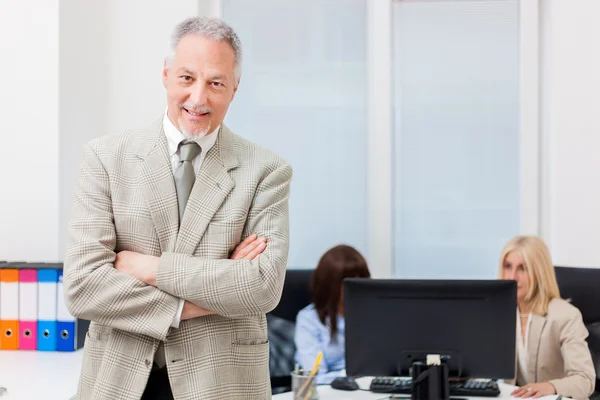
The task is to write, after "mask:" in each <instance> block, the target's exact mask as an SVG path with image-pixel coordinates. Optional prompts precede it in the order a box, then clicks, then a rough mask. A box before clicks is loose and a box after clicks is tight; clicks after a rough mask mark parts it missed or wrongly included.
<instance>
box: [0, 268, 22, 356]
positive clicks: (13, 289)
mask: <svg viewBox="0 0 600 400" xmlns="http://www.w3.org/2000/svg"><path fill="white" fill-rule="evenodd" d="M5 266H6V264H4V265H3V267H2V268H0V297H1V301H0V335H1V336H2V339H0V349H2V350H18V349H19V270H18V269H16V268H6V267H5Z"/></svg>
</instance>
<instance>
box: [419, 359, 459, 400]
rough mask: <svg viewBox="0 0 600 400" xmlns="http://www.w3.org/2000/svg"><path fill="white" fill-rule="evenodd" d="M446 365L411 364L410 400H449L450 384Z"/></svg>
mask: <svg viewBox="0 0 600 400" xmlns="http://www.w3.org/2000/svg"><path fill="white" fill-rule="evenodd" d="M448 370H449V369H448V365H446V364H444V363H441V364H440V365H427V364H425V363H424V362H421V361H415V362H413V363H412V390H411V392H412V395H411V398H412V400H449V398H450V383H449V380H448V377H449V373H448Z"/></svg>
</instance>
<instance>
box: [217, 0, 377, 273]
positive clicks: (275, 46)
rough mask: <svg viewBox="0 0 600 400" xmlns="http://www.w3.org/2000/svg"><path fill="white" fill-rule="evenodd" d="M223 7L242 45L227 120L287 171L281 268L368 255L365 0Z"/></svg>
mask: <svg viewBox="0 0 600 400" xmlns="http://www.w3.org/2000/svg"><path fill="white" fill-rule="evenodd" d="M222 5H223V16H224V19H225V21H227V22H228V23H230V24H231V25H232V26H233V27H234V29H235V30H236V31H237V32H238V34H239V36H240V39H241V41H242V45H243V46H244V64H243V73H242V81H241V84H240V88H239V90H238V93H237V95H236V97H235V99H234V101H233V103H232V105H231V108H230V110H229V113H228V115H227V118H226V120H225V123H226V124H228V126H229V127H230V128H232V129H233V130H234V132H236V133H238V134H240V135H241V136H243V137H245V138H248V139H249V140H252V141H254V142H256V143H259V144H260V145H262V146H264V147H267V148H269V149H271V150H274V151H276V152H278V153H279V154H281V155H282V156H284V157H285V158H286V159H287V160H288V161H289V162H290V163H291V165H292V167H293V168H294V178H293V180H292V194H291V198H290V230H291V248H290V257H289V262H288V267H290V268H299V267H300V268H301V267H310V268H312V267H314V266H315V265H316V263H317V261H318V259H319V257H320V256H321V255H322V254H323V253H324V252H325V251H326V250H327V249H328V248H330V247H332V246H334V245H336V244H339V243H347V244H350V245H352V246H355V247H356V248H357V249H358V250H359V251H361V252H362V253H363V254H365V251H366V244H367V236H366V235H367V234H366V212H367V207H366V145H367V136H366V132H367V121H366V110H367V104H366V95H367V93H366V57H367V56H366V54H367V52H366V19H365V13H366V3H365V0H326V1H324V0H310V1H306V0H303V1H299V0H285V1H281V0H253V1H246V0H224V1H222ZM365 255H366V254H365Z"/></svg>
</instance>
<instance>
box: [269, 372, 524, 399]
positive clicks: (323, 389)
mask: <svg viewBox="0 0 600 400" xmlns="http://www.w3.org/2000/svg"><path fill="white" fill-rule="evenodd" d="M371 379H373V378H368V377H365V378H360V379H357V380H356V382H357V383H358V385H359V386H360V388H361V389H365V390H368V389H369V385H370V384H371ZM498 386H499V387H500V396H498V397H469V399H473V400H493V399H510V392H511V391H513V390H514V389H515V388H516V386H511V385H507V384H505V383H499V384H498ZM317 390H318V392H319V398H320V400H329V399H332V400H333V399H335V400H383V399H388V398H389V397H390V395H389V394H385V393H372V392H368V391H365V390H356V391H353V392H346V391H343V390H335V389H332V388H331V386H325V385H323V386H318V389H317ZM273 400H294V397H293V394H292V393H291V392H288V393H281V394H278V395H275V396H273Z"/></svg>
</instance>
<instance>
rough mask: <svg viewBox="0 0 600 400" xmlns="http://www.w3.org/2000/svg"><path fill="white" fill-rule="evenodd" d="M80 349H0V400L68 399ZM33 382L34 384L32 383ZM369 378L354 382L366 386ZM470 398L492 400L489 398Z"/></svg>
mask: <svg viewBox="0 0 600 400" xmlns="http://www.w3.org/2000/svg"><path fill="white" fill-rule="evenodd" d="M82 357H83V350H79V351H76V352H73V353H58V352H38V351H0V386H4V387H5V388H6V389H7V393H6V394H5V395H4V396H2V398H1V400H5V399H6V400H24V399H44V400H68V399H70V398H72V397H73V396H74V395H75V392H76V391H77V382H78V380H79V373H80V371H81V361H82ZM33 382H35V383H33ZM370 382H371V378H361V379H359V380H358V383H359V385H360V387H361V388H362V389H368V388H369V384H370ZM514 388H515V387H514V386H510V385H506V384H500V389H501V391H502V394H501V395H500V397H496V399H510V392H511V391H512V390H513V389H514ZM318 391H319V396H320V398H321V400H328V399H336V400H381V399H387V398H388V397H389V395H386V394H382V393H371V392H369V391H364V390H360V391H355V392H345V391H341V390H335V389H332V388H331V387H330V386H319V389H318ZM470 399H481V400H492V399H493V398H489V397H487V398H484V397H482V398H477V397H471V398H470ZM273 400H293V397H292V393H282V394H278V395H275V396H273Z"/></svg>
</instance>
